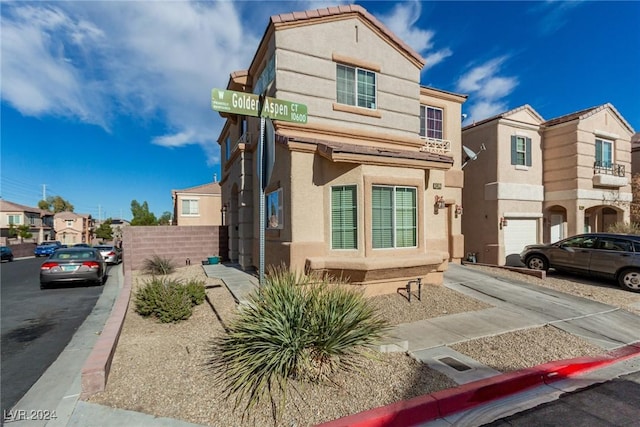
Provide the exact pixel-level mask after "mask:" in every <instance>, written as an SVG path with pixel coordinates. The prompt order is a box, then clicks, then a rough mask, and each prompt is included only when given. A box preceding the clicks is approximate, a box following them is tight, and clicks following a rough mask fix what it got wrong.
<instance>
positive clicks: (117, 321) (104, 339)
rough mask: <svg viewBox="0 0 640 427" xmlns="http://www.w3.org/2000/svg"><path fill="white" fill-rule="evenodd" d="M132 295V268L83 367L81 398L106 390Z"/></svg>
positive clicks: (127, 272) (126, 275)
mask: <svg viewBox="0 0 640 427" xmlns="http://www.w3.org/2000/svg"><path fill="white" fill-rule="evenodd" d="M130 295H131V270H130V269H126V268H125V271H124V284H123V287H122V289H121V291H120V295H118V299H117V300H116V302H115V304H114V305H113V309H112V310H111V314H110V315H109V319H108V320H107V322H106V324H105V326H104V329H103V330H102V332H101V334H100V337H99V338H98V341H97V342H96V344H95V346H94V347H93V350H92V351H91V354H90V355H89V357H88V358H87V360H86V362H85V364H84V366H83V367H82V373H81V378H82V380H81V381H82V393H81V394H80V399H82V400H86V399H87V398H89V397H90V396H92V395H94V394H96V393H99V392H101V391H104V390H105V388H106V385H107V378H108V377H109V371H110V370H111V361H112V360H113V355H114V353H115V350H116V345H117V344H118V339H119V338H120V331H121V330H122V325H123V323H124V317H125V315H126V314H127V308H128V307H129V297H130Z"/></svg>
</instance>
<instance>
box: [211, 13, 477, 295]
mask: <svg viewBox="0 0 640 427" xmlns="http://www.w3.org/2000/svg"><path fill="white" fill-rule="evenodd" d="M424 65H425V60H424V59H423V58H422V57H420V55H418V54H417V53H416V52H415V51H414V50H412V49H411V48H410V47H409V46H408V45H407V44H405V43H404V42H403V41H402V40H400V39H398V38H397V37H396V36H395V35H394V34H393V33H392V32H391V31H389V30H388V29H387V28H386V27H385V26H384V25H382V24H381V23H380V22H379V21H378V20H377V19H376V18H375V17H373V16H372V15H371V14H369V13H368V12H367V11H366V10H365V9H363V8H362V7H361V6H357V5H348V6H340V7H331V8H326V9H318V10H311V11H306V12H296V13H290V14H282V15H275V16H272V17H271V19H270V21H269V25H268V27H267V29H266V31H265V34H264V36H263V38H262V40H261V42H260V44H259V46H258V49H257V51H256V54H255V56H254V58H253V60H252V62H251V65H250V67H249V69H248V70H245V71H237V72H234V73H232V74H231V76H230V80H229V82H228V85H227V88H226V89H227V90H233V91H242V92H249V93H254V94H262V93H266V95H267V96H269V97H272V98H278V99H283V100H286V101H292V102H297V103H301V104H305V105H306V106H307V112H308V115H307V123H306V124H298V123H292V122H285V121H273V123H271V122H270V121H269V120H267V124H266V138H265V140H266V141H267V144H266V151H267V152H270V155H274V157H275V162H274V164H273V167H272V172H271V176H270V179H269V180H268V182H267V183H266V184H265V185H266V189H265V194H266V219H267V220H266V224H259V223H258V220H259V209H258V206H259V199H258V198H259V194H260V192H259V189H258V174H257V172H256V171H257V170H258V168H257V164H256V158H257V155H256V147H257V145H258V144H257V142H258V137H259V135H260V120H259V119H258V118H255V117H248V116H238V115H236V114H230V113H221V115H222V116H223V117H225V118H226V119H227V121H226V123H225V126H224V128H223V130H222V132H221V135H220V137H219V140H218V141H219V143H220V144H221V146H222V150H221V152H222V172H223V178H222V181H221V185H222V201H223V209H224V210H225V211H226V220H227V221H226V222H227V223H228V225H229V258H230V259H231V260H232V261H237V262H238V263H239V264H240V266H241V267H242V268H251V267H257V266H258V257H259V239H258V237H259V227H260V226H264V227H266V228H267V229H266V231H265V248H266V250H265V256H266V259H265V264H266V265H267V266H268V265H275V266H277V265H280V264H282V263H284V264H285V265H287V266H290V267H291V268H292V269H296V270H303V269H304V270H306V271H318V272H326V273H330V274H332V275H335V276H342V277H345V278H348V279H349V280H350V281H351V282H352V283H356V284H367V285H368V286H367V287H366V291H367V292H368V293H369V294H375V293H385V292H396V291H397V289H398V288H399V287H404V286H406V284H407V281H408V280H414V279H417V278H421V279H422V280H423V282H430V283H442V272H443V271H444V270H446V268H447V263H448V262H449V261H452V262H459V261H460V259H461V258H462V257H463V255H464V247H463V243H464V242H463V240H464V239H463V236H462V234H461V223H460V221H461V217H460V215H459V214H460V205H461V201H462V199H461V198H462V184H463V174H462V170H461V168H460V165H461V154H460V153H461V105H462V103H464V102H465V100H466V96H465V95H459V94H455V93H450V92H445V91H442V90H438V89H434V88H427V87H421V86H420V73H421V72H422V69H423V67H424Z"/></svg>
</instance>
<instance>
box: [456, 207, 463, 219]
mask: <svg viewBox="0 0 640 427" xmlns="http://www.w3.org/2000/svg"><path fill="white" fill-rule="evenodd" d="M455 213H456V218H458V216H460V215H462V206H461V205H456V210H455Z"/></svg>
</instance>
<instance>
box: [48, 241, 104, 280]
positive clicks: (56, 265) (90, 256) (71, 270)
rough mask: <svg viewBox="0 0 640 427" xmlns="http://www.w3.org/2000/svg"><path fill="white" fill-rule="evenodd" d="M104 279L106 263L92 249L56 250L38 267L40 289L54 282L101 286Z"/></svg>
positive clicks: (98, 253)
mask: <svg viewBox="0 0 640 427" xmlns="http://www.w3.org/2000/svg"><path fill="white" fill-rule="evenodd" d="M106 279H107V266H106V263H105V261H104V258H102V255H100V252H99V251H98V250H97V249H94V248H62V249H58V250H56V251H55V252H53V253H52V254H51V256H50V257H49V258H48V259H47V260H46V261H45V262H44V263H43V264H42V266H41V267H40V289H44V288H46V287H47V286H48V285H50V284H52V283H56V282H68V283H74V282H93V283H95V284H97V285H102V284H104V282H105V281H106Z"/></svg>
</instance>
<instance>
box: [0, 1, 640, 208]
mask: <svg viewBox="0 0 640 427" xmlns="http://www.w3.org/2000/svg"><path fill="white" fill-rule="evenodd" d="M335 4H337V2H315V1H298V2H279V1H244V2H230V1H224V2H215V1H209V2H187V1H173V2H162V1H122V2H111V1H68V2H67V1H55V2H40V1H35V2H20V1H17V2H6V1H3V2H2V8H1V28H0V31H1V33H0V36H1V42H2V52H1V54H2V56H1V62H2V68H1V73H0V77H1V89H2V90H1V92H2V110H1V121H2V123H1V125H2V126H1V138H2V139H1V144H2V146H1V150H2V151H1V155H2V156H1V157H2V158H1V160H0V167H1V170H0V176H1V183H0V195H1V196H2V198H4V199H5V200H9V201H12V202H16V203H20V204H25V205H29V206H36V205H37V203H38V201H39V200H40V199H41V198H42V196H43V194H46V195H47V196H55V195H59V196H61V197H63V198H64V199H66V200H68V201H69V202H71V203H72V204H73V205H74V207H75V211H76V212H79V213H88V214H91V215H93V216H94V217H95V218H102V219H104V218H107V217H114V218H118V217H122V218H125V219H130V218H131V208H130V207H131V201H132V200H137V201H138V202H141V203H142V202H143V201H147V202H148V204H149V208H150V210H151V211H152V212H154V213H155V214H156V215H157V216H160V215H161V214H162V213H163V212H165V211H171V207H172V206H171V190H172V189H183V188H188V187H193V186H197V185H201V184H205V183H208V182H211V181H212V180H213V177H214V175H217V177H218V179H220V177H221V174H220V149H219V145H218V144H217V142H216V140H217V137H218V136H219V133H220V130H221V128H222V125H223V120H222V119H221V118H220V116H219V115H218V114H217V113H216V112H214V111H212V110H211V107H210V93H211V89H212V88H214V87H219V88H224V87H226V84H227V81H228V78H229V73H230V72H232V71H235V70H243V69H246V68H247V67H248V66H249V64H250V62H251V59H252V57H253V54H254V53H255V50H256V48H257V45H258V43H259V41H260V38H261V37H262V35H263V33H264V30H265V28H266V26H267V23H268V19H269V16H271V15H273V14H277V13H285V12H292V11H300V10H308V9H316V8H319V7H326V6H330V5H335ZM358 4H361V5H362V6H364V7H365V8H366V9H367V10H368V11H369V12H371V13H372V14H373V15H374V16H376V17H377V18H378V19H379V20H380V21H382V22H383V23H384V24H385V25H387V26H388V27H389V28H390V29H391V30H392V31H394V32H395V33H396V34H397V35H398V36H399V37H401V38H402V39H403V40H405V42H407V43H408V44H409V45H410V46H411V47H413V48H414V49H415V50H416V51H417V52H419V53H420V54H421V55H422V56H423V57H424V58H425V59H426V60H427V66H426V67H425V69H424V70H423V72H422V76H421V83H422V84H423V85H427V86H433V87H436V88H440V89H444V90H448V91H453V92H458V93H464V94H467V95H468V96H469V98H468V101H467V102H466V103H465V104H464V105H463V113H466V114H467V115H468V118H467V119H466V120H467V121H466V122H465V124H466V123H471V122H472V121H473V120H476V121H477V120H482V119H483V118H486V117H489V116H492V115H495V114H498V113H500V112H503V111H507V110H510V109H512V108H516V107H519V106H521V105H523V104H530V105H531V106H532V107H533V108H534V109H535V110H536V111H538V113H539V114H540V115H542V117H543V118H545V119H551V118H554V117H557V116H561V115H564V114H568V113H572V112H575V111H578V110H581V109H584V108H588V107H592V106H597V105H601V104H604V103H607V102H610V103H612V104H613V105H614V106H615V107H616V108H617V110H618V111H619V112H620V113H621V114H622V115H623V116H624V118H625V119H626V120H627V121H628V122H629V123H630V124H631V126H632V127H633V128H634V129H635V131H636V132H638V131H640V78H638V70H640V37H639V36H638V30H637V25H638V22H640V2H636V1H630V2H609V1H606V2H605V1H602V2H596V1H574V2H564V1H545V2H520V1H517V2H480V1H477V2H458V1H448V2H415V1H413V2H384V1H375V2H358ZM310 114H311V115H312V112H310Z"/></svg>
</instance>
